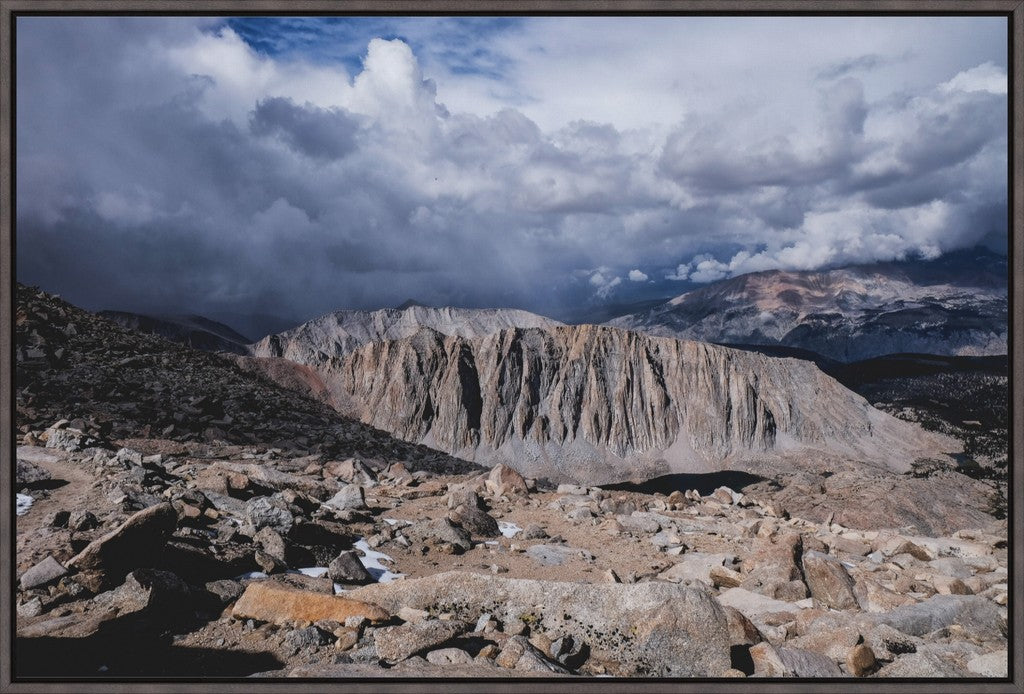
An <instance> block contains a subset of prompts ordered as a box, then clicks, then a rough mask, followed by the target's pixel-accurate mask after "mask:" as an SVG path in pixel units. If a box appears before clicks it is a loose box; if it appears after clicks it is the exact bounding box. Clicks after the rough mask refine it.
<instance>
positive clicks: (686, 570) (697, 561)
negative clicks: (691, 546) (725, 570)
mask: <svg viewBox="0 0 1024 694" xmlns="http://www.w3.org/2000/svg"><path fill="white" fill-rule="evenodd" d="M735 561H736V557H735V555H732V554H705V553H703V552H689V553H687V554H684V555H682V556H681V557H680V558H679V563H677V564H673V565H672V566H670V567H669V568H668V569H665V570H664V571H662V572H661V573H660V574H658V578H659V579H661V580H662V581H671V582H673V583H687V584H689V583H693V582H694V581H700V582H701V583H704V584H705V585H707V586H711V585H713V580H712V578H711V571H712V570H713V569H715V568H716V567H718V568H721V567H723V566H724V565H726V564H729V565H732V564H733V563H734V562H735ZM737 585H738V584H737Z"/></svg>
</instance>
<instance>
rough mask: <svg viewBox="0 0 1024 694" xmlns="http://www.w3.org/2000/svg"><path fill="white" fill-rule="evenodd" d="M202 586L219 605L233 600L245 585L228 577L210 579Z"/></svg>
mask: <svg viewBox="0 0 1024 694" xmlns="http://www.w3.org/2000/svg"><path fill="white" fill-rule="evenodd" d="M204 587H205V588H206V592H207V593H208V594H209V595H210V597H211V599H212V600H214V602H215V603H216V604H217V605H218V606H220V607H223V606H224V605H227V604H229V603H232V602H234V601H235V600H237V599H238V598H239V597H241V595H242V593H243V592H244V591H245V586H243V585H242V584H241V583H239V582H238V581H233V580H231V579H229V578H225V579H221V580H219V581H210V582H209V583H207V584H206V585H205V586H204Z"/></svg>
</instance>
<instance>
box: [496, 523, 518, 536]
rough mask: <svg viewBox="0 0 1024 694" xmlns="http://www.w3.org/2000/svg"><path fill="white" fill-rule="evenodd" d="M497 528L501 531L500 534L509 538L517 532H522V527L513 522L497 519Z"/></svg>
mask: <svg viewBox="0 0 1024 694" xmlns="http://www.w3.org/2000/svg"><path fill="white" fill-rule="evenodd" d="M498 530H499V531H501V534H502V535H504V536H505V537H509V538H511V537H515V536H516V535H517V534H518V533H521V532H523V529H522V528H520V527H519V526H518V525H516V524H515V523H509V522H507V521H499V522H498Z"/></svg>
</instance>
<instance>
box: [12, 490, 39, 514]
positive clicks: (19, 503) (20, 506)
mask: <svg viewBox="0 0 1024 694" xmlns="http://www.w3.org/2000/svg"><path fill="white" fill-rule="evenodd" d="M33 501H35V499H33V498H32V497H30V496H29V495H28V494H18V495H17V496H16V497H15V506H14V508H15V512H16V513H17V514H18V515H19V516H24V515H25V514H26V513H28V510H29V509H30V508H31V507H32V502H33Z"/></svg>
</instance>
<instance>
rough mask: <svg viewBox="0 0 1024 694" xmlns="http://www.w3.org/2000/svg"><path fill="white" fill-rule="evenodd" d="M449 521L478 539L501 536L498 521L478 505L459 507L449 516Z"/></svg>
mask: <svg viewBox="0 0 1024 694" xmlns="http://www.w3.org/2000/svg"><path fill="white" fill-rule="evenodd" d="M474 496H475V495H474ZM448 519H449V520H451V521H452V522H453V523H455V524H456V525H458V526H460V527H462V528H463V529H465V530H466V531H467V532H469V533H470V534H471V535H475V536H477V537H497V536H498V535H500V534H501V531H500V530H499V529H498V521H496V520H494V518H492V517H491V516H490V515H489V514H488V513H487V512H486V511H482V510H481V509H480V508H479V507H478V506H476V505H473V506H467V505H461V506H458V507H457V508H455V509H454V510H453V511H451V512H450V513H449V514H448Z"/></svg>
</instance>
